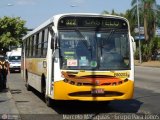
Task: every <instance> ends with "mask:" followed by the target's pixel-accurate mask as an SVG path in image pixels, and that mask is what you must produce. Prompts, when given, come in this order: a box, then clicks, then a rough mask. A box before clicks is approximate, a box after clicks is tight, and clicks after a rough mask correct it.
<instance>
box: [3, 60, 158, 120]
mask: <svg viewBox="0 0 160 120" xmlns="http://www.w3.org/2000/svg"><path fill="white" fill-rule="evenodd" d="M136 65H138V63H136ZM140 66H155V67H157V66H158V67H159V66H160V62H159V61H158V62H148V63H143V64H141V65H140ZM140 66H139V67H136V78H135V79H136V87H135V96H134V99H133V100H130V101H113V102H111V103H110V104H109V106H108V107H104V106H105V104H101V105H100V104H99V105H95V104H90V103H89V104H88V103H87V104H84V103H81V102H75V103H74V102H72V103H70V102H67V103H61V104H60V105H58V106H53V107H52V108H48V107H47V106H46V105H45V103H44V100H43V98H41V96H40V95H39V94H38V93H37V92H35V91H33V92H31V91H26V88H25V86H24V82H23V80H22V79H21V77H20V74H17V73H16V74H12V75H11V79H10V81H8V83H9V87H10V91H8V90H6V91H3V92H1V93H0V119H1V118H12V119H13V118H14V119H22V120H30V119H37V118H42V119H43V118H44V119H46V118H47V119H49V118H50V119H52V117H53V114H55V115H54V118H56V117H57V119H59V115H62V116H61V117H60V119H62V118H65V119H72V118H70V117H72V115H74V116H73V118H75V117H76V116H77V117H82V116H81V115H92V116H98V115H103V114H104V116H106V115H108V114H112V113H118V114H123V113H147V114H148V113H149V114H151V113H158V114H159V109H160V107H159V104H160V102H159V99H160V91H159V88H160V86H159V85H160V84H159V78H158V79H157V78H156V77H155V78H154V77H153V76H152V75H150V73H151V72H153V74H155V75H159V72H158V69H154V68H153V69H150V68H149V67H142V68H141V67H140ZM147 69H149V70H147ZM146 70H147V73H146ZM142 76H143V77H142ZM145 77H146V78H145ZM150 78H152V81H154V83H153V82H152V81H151V80H150ZM144 80H145V85H143V83H144ZM106 113H107V114H106ZM31 114H32V115H31ZM29 115H31V116H29ZM33 115H34V116H33ZM50 115H52V116H50ZM79 115H80V116H79ZM83 117H84V116H83ZM86 117H89V116H86ZM106 117H107V116H106ZM114 118H115V117H114Z"/></svg>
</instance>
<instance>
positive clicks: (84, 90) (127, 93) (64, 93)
mask: <svg viewBox="0 0 160 120" xmlns="http://www.w3.org/2000/svg"><path fill="white" fill-rule="evenodd" d="M93 90H94V91H95V90H98V91H99V92H101V90H103V92H104V93H93V92H92V91H93ZM133 91H134V82H133V81H131V80H128V81H127V82H125V83H123V84H121V85H117V86H76V85H71V84H69V83H65V82H64V81H58V82H55V83H54V96H53V99H55V100H79V101H112V100H128V99H132V97H133Z"/></svg>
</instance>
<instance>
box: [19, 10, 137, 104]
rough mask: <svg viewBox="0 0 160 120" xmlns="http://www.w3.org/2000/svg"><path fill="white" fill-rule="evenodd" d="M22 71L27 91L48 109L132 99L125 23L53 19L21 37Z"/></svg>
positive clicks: (130, 46) (74, 16)
mask: <svg viewBox="0 0 160 120" xmlns="http://www.w3.org/2000/svg"><path fill="white" fill-rule="evenodd" d="M107 46H109V47H107ZM21 70H22V71H21V72H22V76H23V78H24V80H25V82H26V87H27V90H30V89H31V88H34V89H36V90H37V91H39V92H40V93H42V94H44V95H45V99H46V104H47V105H48V106H50V105H51V104H52V100H76V101H106V102H107V101H112V100H128V99H132V97H133V92H134V39H133V37H132V36H131V34H130V28H129V22H128V20H127V19H126V18H123V17H120V16H114V15H101V14H87V13H68V14H58V15H55V16H53V17H52V18H50V19H49V20H47V21H46V22H44V23H43V24H41V25H40V26H39V27H37V28H35V29H34V30H33V31H31V32H30V33H29V34H27V35H26V36H24V37H23V45H22V63H21Z"/></svg>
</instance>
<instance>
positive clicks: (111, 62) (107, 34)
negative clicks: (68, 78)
mask: <svg viewBox="0 0 160 120" xmlns="http://www.w3.org/2000/svg"><path fill="white" fill-rule="evenodd" d="M59 40H60V43H59V44H60V59H61V60H60V61H61V69H64V70H120V69H122V70H127V69H130V54H129V53H130V52H129V51H130V50H129V37H128V32H127V30H120V29H119V30H98V31H97V30H84V29H82V30H81V29H80V30H60V31H59Z"/></svg>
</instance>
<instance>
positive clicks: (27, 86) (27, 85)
mask: <svg viewBox="0 0 160 120" xmlns="http://www.w3.org/2000/svg"><path fill="white" fill-rule="evenodd" d="M26 88H27V90H28V91H31V86H30V85H29V83H28V72H27V70H26Z"/></svg>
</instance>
